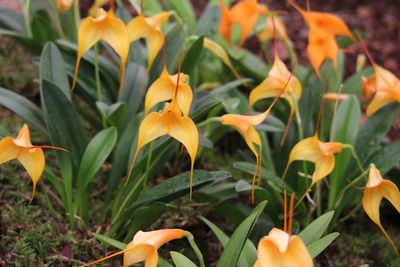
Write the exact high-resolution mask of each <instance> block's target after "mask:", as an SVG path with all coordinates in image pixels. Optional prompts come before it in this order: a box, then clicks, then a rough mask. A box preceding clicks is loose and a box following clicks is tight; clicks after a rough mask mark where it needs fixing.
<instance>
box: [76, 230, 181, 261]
mask: <svg viewBox="0 0 400 267" xmlns="http://www.w3.org/2000/svg"><path fill="white" fill-rule="evenodd" d="M183 237H185V231H183V230H181V229H162V230H155V231H150V232H142V231H139V232H137V233H136V234H135V236H134V237H133V240H132V242H130V243H129V244H128V246H127V247H126V248H125V249H124V250H122V251H120V252H117V253H114V254H112V255H109V256H107V257H104V258H102V259H99V260H96V261H93V262H90V263H87V264H84V265H81V266H80V267H85V266H90V265H93V264H96V263H99V262H102V261H104V260H107V259H110V258H112V257H115V256H118V255H121V254H124V264H123V266H124V267H127V266H129V265H132V264H136V263H139V262H143V261H144V262H145V265H146V267H156V266H157V264H158V249H159V248H160V247H161V246H163V245H164V244H166V243H168V242H170V241H172V240H174V239H180V238H183Z"/></svg>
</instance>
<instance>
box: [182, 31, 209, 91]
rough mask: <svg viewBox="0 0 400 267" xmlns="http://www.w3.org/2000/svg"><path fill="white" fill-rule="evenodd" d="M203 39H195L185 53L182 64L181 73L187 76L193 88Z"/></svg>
mask: <svg viewBox="0 0 400 267" xmlns="http://www.w3.org/2000/svg"><path fill="white" fill-rule="evenodd" d="M203 43H204V37H203V36H201V37H199V38H197V40H196V41H194V42H193V43H192V45H191V46H190V48H189V49H188V50H187V52H186V53H185V58H184V59H183V62H182V72H183V73H185V74H187V75H189V77H190V84H191V85H192V86H194V84H195V81H194V78H195V72H196V70H197V69H198V67H199V62H200V59H201V54H202V51H203Z"/></svg>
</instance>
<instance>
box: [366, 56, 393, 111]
mask: <svg viewBox="0 0 400 267" xmlns="http://www.w3.org/2000/svg"><path fill="white" fill-rule="evenodd" d="M373 66H374V70H375V75H373V76H370V77H368V78H365V77H362V80H363V83H362V85H363V87H362V89H363V95H364V97H365V98H371V97H372V100H371V102H370V103H369V104H368V107H367V115H368V116H372V115H373V114H374V113H375V112H377V111H378V110H379V109H381V108H382V107H384V106H386V105H388V104H390V103H396V102H400V80H399V79H398V78H397V77H396V76H395V75H394V74H393V73H391V72H390V71H388V70H386V69H384V68H382V67H380V66H378V65H376V64H375V63H374V64H373Z"/></svg>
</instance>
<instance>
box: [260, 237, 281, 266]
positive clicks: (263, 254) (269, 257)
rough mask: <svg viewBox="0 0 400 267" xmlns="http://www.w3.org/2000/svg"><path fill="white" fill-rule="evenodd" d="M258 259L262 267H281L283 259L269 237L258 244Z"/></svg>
mask: <svg viewBox="0 0 400 267" xmlns="http://www.w3.org/2000/svg"><path fill="white" fill-rule="evenodd" d="M257 258H258V261H259V263H260V266H262V267H281V266H284V265H282V263H283V259H282V254H281V253H280V252H279V249H278V247H277V246H276V244H275V242H273V241H272V240H271V239H270V238H269V237H268V236H266V237H263V238H262V239H261V240H260V242H259V243H258V248H257Z"/></svg>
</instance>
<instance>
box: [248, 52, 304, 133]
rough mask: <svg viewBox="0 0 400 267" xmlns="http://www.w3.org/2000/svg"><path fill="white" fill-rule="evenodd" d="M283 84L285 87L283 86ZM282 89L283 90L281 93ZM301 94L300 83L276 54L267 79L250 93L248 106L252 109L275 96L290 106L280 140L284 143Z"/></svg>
mask: <svg viewBox="0 0 400 267" xmlns="http://www.w3.org/2000/svg"><path fill="white" fill-rule="evenodd" d="M285 84H287V85H286V86H285ZM282 88H285V89H284V90H283V92H282ZM301 92H302V87H301V83H300V82H299V80H298V79H297V78H296V77H295V76H293V75H292V74H291V72H290V71H289V70H288V69H287V67H286V66H285V64H284V63H283V62H282V61H281V60H280V59H279V57H278V54H277V53H275V60H274V64H273V65H272V68H271V70H270V71H269V73H268V76H267V78H266V79H265V80H264V81H263V82H262V83H260V84H259V85H258V86H257V87H256V88H254V89H253V90H252V91H251V92H250V96H249V105H250V107H253V106H254V104H255V103H256V102H257V101H259V100H261V99H266V98H271V97H277V96H279V97H281V98H283V99H286V101H288V103H289V105H290V114H289V120H288V123H287V126H286V130H285V132H284V134H283V138H282V141H284V140H285V137H286V134H287V132H288V129H289V126H290V122H291V121H292V118H293V115H294V112H295V101H299V99H300V97H301ZM294 98H296V99H294Z"/></svg>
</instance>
